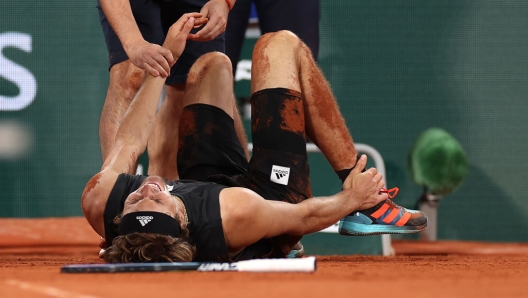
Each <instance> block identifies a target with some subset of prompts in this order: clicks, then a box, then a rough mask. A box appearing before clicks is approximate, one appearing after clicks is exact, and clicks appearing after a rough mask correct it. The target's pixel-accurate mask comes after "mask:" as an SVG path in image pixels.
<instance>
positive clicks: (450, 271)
mask: <svg viewBox="0 0 528 298" xmlns="http://www.w3.org/2000/svg"><path fill="white" fill-rule="evenodd" d="M0 226H1V227H2V228H1V229H0V297H2V298H4V297H6V298H7V297H17V298H18V297H61V298H62V297H83V298H88V297H92V298H93V297H141V298H147V297H175V296H176V297H186V298H187V297H215V298H216V297H218V298H220V297H230V298H239V297H240V298H242V297H249V296H251V297H252V298H259V297H266V298H269V297H303V298H312V297H313V298H315V297H317V298H319V297H349V296H353V297H391V298H399V297H402V298H403V297H406V298H407V297H415V296H417V297H428V298H429V297H528V244H526V243H502V244H500V243H479V242H449V241H442V242H421V241H393V246H394V249H395V251H396V256H393V257H383V256H361V255H352V256H318V257H317V265H318V268H317V271H316V272H315V273H237V272H169V273H114V274H64V273H60V267H61V266H62V265H66V264H87V263H102V261H101V260H100V259H99V258H98V257H97V252H98V247H97V244H98V241H99V237H98V236H97V235H96V234H95V233H94V232H93V231H92V230H91V228H90V227H89V226H88V225H87V224H86V221H85V220H84V219H83V218H61V219H39V220H21V219H1V220H0ZM50 226H53V227H54V228H53V229H49V227H50Z"/></svg>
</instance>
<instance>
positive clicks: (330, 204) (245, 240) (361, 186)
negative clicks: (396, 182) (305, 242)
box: [220, 155, 387, 252]
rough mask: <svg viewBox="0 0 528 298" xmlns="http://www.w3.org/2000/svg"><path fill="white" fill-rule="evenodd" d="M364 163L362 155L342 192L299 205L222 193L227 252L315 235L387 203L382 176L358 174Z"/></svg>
mask: <svg viewBox="0 0 528 298" xmlns="http://www.w3.org/2000/svg"><path fill="white" fill-rule="evenodd" d="M366 162H367V158H366V156H365V155H363V156H362V158H361V159H360V160H359V161H358V165H357V167H355V168H354V170H353V171H351V172H350V174H349V176H348V178H347V180H346V181H345V184H346V185H345V184H344V185H343V187H344V188H343V190H342V191H341V192H339V193H337V194H336V195H333V196H328V197H317V198H311V199H307V200H304V201H302V202H301V203H298V204H290V203H286V202H279V201H270V200H265V199H264V198H262V197H261V196H259V195H258V194H256V193H255V192H253V191H251V190H248V189H244V188H228V189H224V190H222V192H221V193H220V208H221V209H220V210H221V214H222V225H223V227H224V236H225V238H226V243H227V246H228V248H229V249H230V250H231V251H230V252H237V251H239V250H241V249H242V248H244V247H245V246H248V245H250V244H252V243H255V242H256V241H258V240H260V239H262V238H270V237H274V236H278V235H282V234H290V235H299V236H302V235H305V234H309V233H314V232H317V231H320V230H322V229H324V228H327V227H329V226H330V225H332V224H334V223H335V222H337V221H338V220H339V219H341V218H343V217H344V216H346V215H348V214H350V213H351V212H354V211H356V210H363V209H367V208H370V207H372V206H374V205H376V204H378V203H380V202H382V201H384V200H386V199H387V194H386V193H380V192H379V190H380V189H381V188H383V187H384V186H385V185H384V182H383V180H382V177H381V174H379V173H378V172H377V170H376V169H374V168H371V169H369V170H367V171H366V172H363V173H362V172H361V171H362V170H363V169H364V167H365V165H366ZM241 206H243V207H241Z"/></svg>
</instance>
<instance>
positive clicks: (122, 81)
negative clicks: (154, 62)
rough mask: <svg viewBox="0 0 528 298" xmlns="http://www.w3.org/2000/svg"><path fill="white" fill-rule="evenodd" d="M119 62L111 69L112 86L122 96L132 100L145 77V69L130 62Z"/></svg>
mask: <svg viewBox="0 0 528 298" xmlns="http://www.w3.org/2000/svg"><path fill="white" fill-rule="evenodd" d="M129 61H130V60H127V61H124V62H121V63H118V64H116V65H114V66H112V68H111V69H110V80H111V85H110V88H111V89H113V90H112V91H113V92H114V93H117V94H119V95H120V96H119V97H121V98H127V99H130V100H132V99H133V98H134V96H135V95H136V93H137V92H138V90H139V88H141V85H142V84H143V81H144V79H145V71H144V70H142V69H140V68H138V67H136V66H135V65H134V64H132V63H131V62H129Z"/></svg>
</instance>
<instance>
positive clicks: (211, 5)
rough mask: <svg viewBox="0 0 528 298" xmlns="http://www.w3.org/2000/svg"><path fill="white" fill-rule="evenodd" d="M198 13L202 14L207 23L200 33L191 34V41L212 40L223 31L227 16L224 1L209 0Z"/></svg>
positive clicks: (227, 9) (227, 11)
mask: <svg viewBox="0 0 528 298" xmlns="http://www.w3.org/2000/svg"><path fill="white" fill-rule="evenodd" d="M200 13H201V14H203V16H204V17H205V18H207V19H208V21H207V24H206V25H205V26H204V27H203V28H202V29H201V30H200V31H198V32H196V33H195V34H192V36H191V39H192V40H195V41H208V40H213V39H215V38H216V37H217V36H218V35H220V34H222V33H223V32H224V31H225V29H226V26H227V17H228V15H229V6H228V5H227V3H226V1H225V0H210V1H209V2H207V3H206V4H205V5H204V6H203V7H202V10H200Z"/></svg>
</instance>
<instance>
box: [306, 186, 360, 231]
mask: <svg viewBox="0 0 528 298" xmlns="http://www.w3.org/2000/svg"><path fill="white" fill-rule="evenodd" d="M296 206H297V207H298V208H300V209H301V210H302V211H301V220H302V222H303V225H299V228H300V229H301V230H300V231H297V233H298V234H299V235H305V234H309V233H314V232H317V231H320V230H322V229H325V228H327V227H329V226H331V225H333V224H335V223H336V222H337V221H338V220H339V219H341V218H343V217H345V216H347V215H348V214H350V213H351V212H354V211H355V210H357V209H358V207H359V204H358V203H357V201H356V200H355V199H354V198H353V197H352V196H351V195H350V191H342V192H339V193H337V194H335V195H333V196H328V197H316V198H310V199H307V200H304V201H302V202H301V203H299V204H297V205H296Z"/></svg>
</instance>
